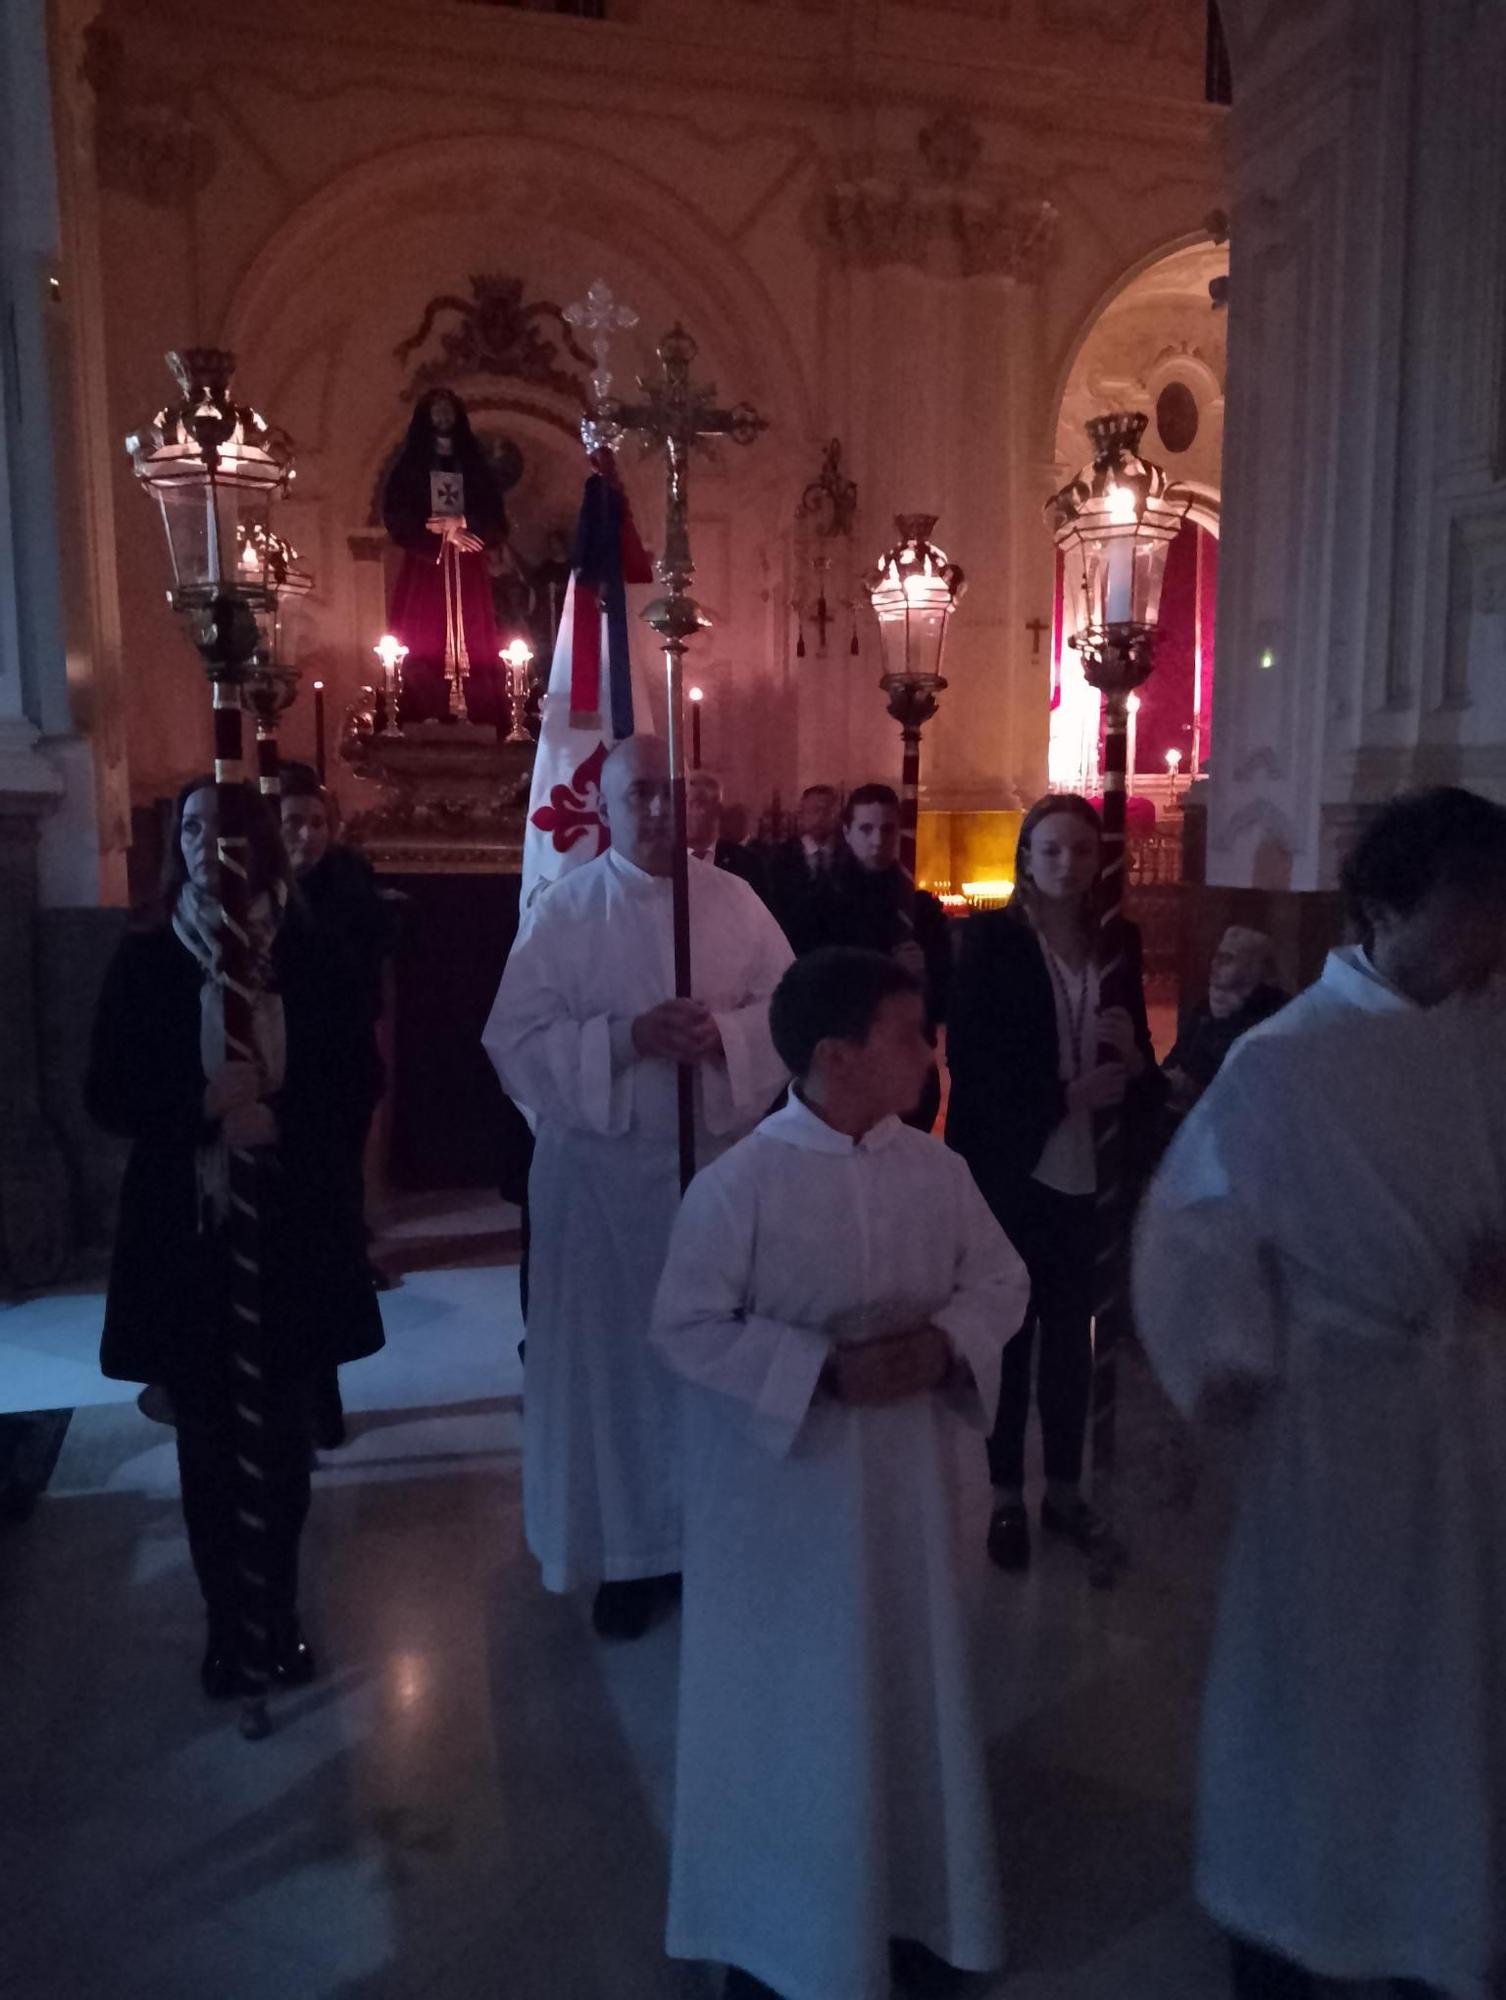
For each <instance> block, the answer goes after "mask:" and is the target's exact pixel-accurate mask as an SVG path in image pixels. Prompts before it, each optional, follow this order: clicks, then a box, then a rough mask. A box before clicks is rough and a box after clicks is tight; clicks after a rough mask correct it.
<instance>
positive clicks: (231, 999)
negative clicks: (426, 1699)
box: [126, 348, 291, 1741]
mask: <svg viewBox="0 0 1506 2000" xmlns="http://www.w3.org/2000/svg"><path fill="white" fill-rule="evenodd" d="M168 364H169V366H170V367H171V368H172V370H173V373H174V374H175V376H176V377H177V380H178V384H179V387H180V389H181V391H182V400H181V401H180V402H179V403H177V404H176V405H173V406H170V407H169V408H166V409H164V410H162V411H161V412H160V413H159V414H158V416H157V417H156V418H155V419H154V421H153V422H152V423H151V424H150V425H149V426H148V427H147V428H146V429H145V430H144V431H142V432H140V433H138V434H136V435H134V436H132V437H130V438H128V439H127V440H126V448H127V450H128V451H130V453H131V456H132V459H133V461H134V468H135V472H136V476H137V477H138V478H139V479H140V480H141V481H142V483H143V485H145V486H146V487H147V488H148V489H149V490H151V491H152V492H154V493H155V494H156V496H157V497H158V499H159V500H160V501H161V504H162V509H163V518H164V521H165V523H166V525H167V530H168V536H169V542H170V545H171V547H172V554H173V562H174V574H175V577H176V579H177V583H176V588H175V589H174V590H173V592H172V593H171V595H170V601H171V602H172V604H173V606H174V608H175V609H176V610H179V611H181V612H184V613H186V614H188V616H189V618H190V620H191V631H192V636H193V640H194V644H195V645H196V646H197V647H198V650H199V653H200V656H201V658H202V659H203V662H204V667H205V671H206V673H207V675H208V678H209V686H210V702H211V712H212V717H213V727H214V781H215V802H216V806H217V809H218V811H217V817H218V834H217V838H216V859H217V862H218V875H219V903H220V911H221V917H220V935H219V945H220V962H221V967H222V979H223V985H224V1019H225V1026H224V1045H223V1049H222V1050H221V1052H220V1053H221V1057H222V1059H223V1060H225V1061H239V1062H250V1063H255V1062H257V1061H258V1060H259V1057H258V1052H257V1048H256V1035H255V1027H254V1019H253V1004H254V996H253V991H252V982H253V977H254V967H253V955H252V949H251V931H250V900H251V899H250V868H249V850H250V841H249V829H248V819H247V800H248V787H247V783H246V770H245V763H244V740H243V728H242V701H243V698H244V693H245V690H246V688H247V684H248V683H249V682H250V680H251V679H252V675H253V664H254V662H255V660H256V657H257V651H258V646H259V643H260V634H259V633H258V630H257V620H256V612H257V610H258V609H259V610H261V611H263V613H266V612H267V611H268V610H269V609H270V606H271V592H270V590H269V589H268V587H267V584H266V582H265V581H264V561H265V551H264V550H262V551H254V552H253V554H252V557H251V562H250V564H249V565H242V566H241V568H240V569H239V570H237V571H236V572H235V573H234V574H226V573H224V571H223V564H224V558H225V554H226V551H225V547H224V540H225V538H224V535H223V533H222V531H221V529H222V524H221V523H220V521H219V516H218V505H219V500H220V496H221V493H225V494H227V495H228V496H229V498H230V499H231V501H232V502H233V501H234V500H235V498H236V497H237V495H238V494H244V495H246V496H254V497H259V498H260V499H261V500H262V502H263V503H265V502H267V501H269V500H270V497H271V495H272V494H273V493H274V492H276V491H277V490H279V489H280V488H281V487H282V486H283V485H284V484H285V482H286V480H287V478H288V476H289V473H290V469H291V451H290V449H289V447H288V446H287V441H286V439H283V438H281V437H279V436H278V435H277V434H276V433H273V432H271V431H269V430H268V429H267V426H266V425H265V424H264V423H263V422H262V420H261V419H260V418H259V417H258V416H257V415H256V414H255V412H254V411H251V410H246V409H242V408H240V407H239V406H237V405H236V404H235V403H234V402H233V401H232V400H231V396H230V378H231V376H232V374H233V373H234V368H235V358H234V356H233V355H231V354H228V353H225V352H223V351H221V350H218V349H209V348H199V349H187V350H184V351H183V352H182V353H174V354H171V355H169V356H168ZM196 496H197V500H198V501H200V502H202V504H203V506H204V508H205V510H206V525H205V529H204V536H203V540H202V544H201V546H202V551H203V552H202V554H197V553H194V550H195V544H196V537H195V536H194V535H193V534H191V533H185V534H184V542H183V551H182V552H180V548H179V544H178V542H177V541H176V540H174V538H173V529H174V526H175V525H178V524H179V523H180V521H181V520H182V512H180V511H179V508H178V501H179V500H180V499H181V500H182V501H184V502H185V503H186V504H185V507H184V509H183V510H182V511H183V512H187V511H189V510H191V509H192V508H193V507H194V505H195V504H196ZM185 525H186V524H185ZM231 563H232V565H234V563H235V556H234V552H231ZM224 1234H225V1255H226V1264H227V1273H228V1277H227V1286H226V1326H225V1337H226V1347H227V1363H228V1369H229V1375H230V1383H231V1390H230V1394H231V1439H230V1450H231V1452H232V1455H233V1460H234V1467H233V1472H234V1478H233V1487H232V1491H233V1494H234V1506H235V1575H236V1606H235V1611H236V1639H237V1644H236V1653H237V1665H238V1668H239V1677H240V1692H241V1712H240V1730H241V1734H242V1735H243V1736H244V1737H246V1738H247V1739H248V1740H251V1741H257V1740H259V1739H261V1738H262V1737H264V1736H266V1735H267V1734H268V1732H269V1730H270V1728H271V1722H270V1718H269V1716H268V1713H267V1688H268V1684H269V1682H270V1679H271V1654H272V1631H271V1604H270V1592H269V1580H268V1574H267V1529H268V1524H267V1513H266V1499H265V1495H266V1490H267V1484H268V1480H267V1471H268V1468H267V1442H266V1409H267V1398H266V1373H265V1368H266V1342H265V1336H264V1330H263V1325H262V1271H261V1237H262V1232H261V1203H260V1164H259V1161H258V1158H257V1155H256V1153H255V1151H254V1150H252V1149H250V1148H248V1147H231V1148H230V1149H229V1206H228V1211H227V1215H226V1221H225V1232H224Z"/></svg>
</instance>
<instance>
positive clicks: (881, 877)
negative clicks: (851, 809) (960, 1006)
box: [813, 854, 952, 1027]
mask: <svg viewBox="0 0 1506 2000" xmlns="http://www.w3.org/2000/svg"><path fill="white" fill-rule="evenodd" d="M813 929H816V930H819V938H818V942H819V943H821V944H835V945H850V946H855V947H857V948H858V949H859V950H863V951H877V952H882V953H883V955H884V956H885V957H886V958H889V957H892V956H893V954H894V952H895V951H896V950H897V949H898V947H899V946H900V945H902V944H906V943H909V942H911V941H913V942H914V943H916V944H918V945H919V946H920V949H921V951H922V953H923V954H924V957H925V961H926V973H925V988H926V1022H927V1025H928V1026H930V1027H939V1026H940V1025H941V1024H942V1023H943V1022H944V1021H945V1020H946V1018H947V1009H948V1006H949V1004H950V999H951V991H952V933H951V926H950V924H949V923H948V921H947V914H946V911H945V910H944V909H943V908H942V907H941V905H940V903H938V902H937V900H936V898H935V897H934V896H932V895H931V894H929V893H928V892H927V891H926V890H924V889H917V888H916V887H915V885H914V883H913V882H911V880H910V878H909V876H908V875H907V874H906V873H905V871H904V870H903V869H902V868H884V869H879V870H876V871H875V870H870V869H866V868H860V867H859V866H858V865H857V863H856V862H855V861H853V860H852V859H851V858H850V857H849V856H847V855H846V854H842V855H839V856H838V858H837V865H836V867H835V868H834V869H833V870H832V882H831V893H830V895H829V896H828V897H827V898H826V899H825V900H824V902H823V904H822V906H821V909H820V911H819V912H818V914H817V916H816V918H815V920H814V924H813Z"/></svg>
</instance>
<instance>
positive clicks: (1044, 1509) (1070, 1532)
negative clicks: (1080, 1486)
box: [1041, 1497, 1110, 1556]
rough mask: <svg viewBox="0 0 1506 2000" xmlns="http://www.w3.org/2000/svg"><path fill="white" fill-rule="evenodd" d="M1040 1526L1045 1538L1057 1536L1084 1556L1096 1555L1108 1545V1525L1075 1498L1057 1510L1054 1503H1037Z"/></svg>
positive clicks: (1081, 1501) (1086, 1505) (1086, 1503)
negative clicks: (1044, 1532)
mask: <svg viewBox="0 0 1506 2000" xmlns="http://www.w3.org/2000/svg"><path fill="white" fill-rule="evenodd" d="M1041 1526H1042V1528H1044V1529H1045V1531H1046V1533H1047V1534H1048V1535H1059V1536H1061V1537H1062V1539H1063V1540H1065V1541H1069V1542H1071V1543H1072V1545H1073V1547H1074V1548H1077V1549H1080V1550H1081V1551H1082V1553H1083V1554H1084V1555H1085V1556H1091V1555H1096V1554H1097V1553H1098V1552H1099V1550H1100V1549H1102V1548H1103V1547H1104V1545H1105V1544H1106V1543H1107V1542H1108V1541H1109V1539H1110V1535H1109V1524H1108V1522H1107V1521H1106V1520H1105V1519H1104V1518H1103V1516H1102V1514H1100V1513H1099V1511H1098V1509H1097V1508H1096V1507H1093V1506H1090V1505H1089V1503H1088V1502H1087V1501H1086V1500H1084V1499H1081V1498H1080V1497H1079V1498H1076V1499H1073V1500H1072V1501H1071V1502H1070V1503H1069V1504H1068V1505H1067V1506H1065V1507H1058V1506H1057V1504H1056V1502H1055V1501H1054V1500H1043V1501H1042V1502H1041Z"/></svg>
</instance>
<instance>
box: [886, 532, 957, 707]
mask: <svg viewBox="0 0 1506 2000" xmlns="http://www.w3.org/2000/svg"><path fill="white" fill-rule="evenodd" d="M894 525H895V527H896V528H898V530H899V535H900V539H899V540H898V541H897V542H896V543H895V545H894V547H893V548H891V549H889V550H887V551H886V553H885V554H883V555H882V556H880V557H879V559H878V562H877V564H876V565H875V566H874V568H872V569H871V570H869V571H868V573H867V575H866V576H864V578H863V588H864V589H865V590H866V591H867V593H868V600H869V602H870V603H871V604H872V606H873V615H874V617H875V618H876V619H877V620H878V628H879V644H880V647H881V649H882V652H883V662H884V672H883V677H882V678H883V682H884V683H885V684H887V683H889V682H891V681H909V682H914V681H922V682H927V683H930V684H932V685H938V686H941V687H944V686H945V685H946V683H945V682H944V681H943V680H942V679H941V656H942V649H943V648H944V646H945V645H946V634H947V625H948V623H949V622H950V619H951V616H952V613H953V611H954V610H955V609H956V607H957V603H958V600H959V599H960V598H961V596H962V593H963V591H964V590H965V589H966V588H967V580H966V578H965V577H964V576H963V574H962V571H961V569H960V568H959V566H958V565H957V564H956V563H954V562H948V560H947V558H946V555H945V553H944V552H943V551H942V550H941V549H938V548H936V547H935V546H934V545H933V544H932V542H931V541H930V540H929V539H928V537H929V535H930V532H931V530H932V528H934V527H935V525H936V516H935V515H934V514H898V515H896V516H895V520H894Z"/></svg>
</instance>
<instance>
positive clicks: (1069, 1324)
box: [946, 794, 1162, 1569]
mask: <svg viewBox="0 0 1506 2000" xmlns="http://www.w3.org/2000/svg"><path fill="white" fill-rule="evenodd" d="M1101 840H1102V825H1101V822H1100V821H1099V818H1098V815H1097V813H1096V812H1095V811H1094V810H1093V808H1092V806H1091V805H1089V803H1088V802H1087V800H1086V799H1081V798H1076V797H1073V796H1069V795H1066V794H1062V795H1052V796H1050V797H1047V798H1044V799H1042V800H1041V801H1040V802H1039V803H1038V804H1037V805H1035V806H1033V807H1032V808H1031V810H1030V811H1029V812H1028V813H1027V814H1026V816H1025V820H1024V823H1023V825H1022V826H1021V828H1020V838H1019V845H1018V849H1017V852H1016V856H1015V893H1014V897H1013V900H1012V901H1011V902H1010V905H1009V907H1008V908H1007V909H1005V910H999V911H994V912H989V913H987V914H985V915H982V916H977V917H974V918H973V919H972V920H971V922H970V923H969V924H968V925H967V927H966V929H965V931H964V933H963V940H962V952H961V958H960V962H959V964H958V967H957V972H956V976H955V978H954V980H953V982H952V995H951V1007H950V1012H949V1017H948V1028H947V1064H948V1068H949V1069H950V1072H951V1085H952V1087H951V1098H950V1102H949V1104H948V1109H947V1124H946V1137H947V1143H948V1145H950V1146H952V1147H954V1148H955V1150H956V1151H957V1152H959V1153H961V1154H962V1156H963V1158H964V1159H965V1160H966V1161H967V1163H968V1165H969V1166H970V1167H971V1169H972V1172H973V1178H974V1179H975V1180H976V1181H977V1183H978V1186H979V1187H980V1189H981V1190H982V1192H983V1195H984V1197H985V1199H986V1200H987V1201H988V1204H989V1206H990V1207H991V1208H992V1210H993V1212H994V1214H995V1215H996V1216H997V1217H998V1219H999V1222H1000V1223H1001V1224H1002V1225H1003V1227H1004V1229H1005V1231H1006V1232H1007V1233H1008V1235H1009V1237H1010V1239H1011V1241H1012V1242H1013V1243H1014V1245H1015V1247H1016V1249H1017V1250H1018V1251H1019V1253H1020V1255H1021V1256H1022V1257H1023V1258H1024V1260H1025V1264H1026V1267H1027V1268H1028V1270H1029V1272H1030V1279H1031V1300H1030V1306H1029V1310H1028V1312H1027V1314H1026V1319H1025V1324H1024V1325H1023V1326H1022V1327H1021V1329H1020V1331H1019V1332H1018V1333H1017V1334H1016V1336H1015V1337H1014V1339H1013V1340H1012V1341H1010V1343H1009V1345H1008V1346H1007V1347H1006V1349H1005V1351H1004V1369H1003V1378H1002V1381H1001V1385H1000V1392H999V1410H998V1417H997V1420H996V1422H995V1425H994V1429H993V1433H992V1435H991V1436H990V1438H989V1441H988V1455H989V1469H990V1472H991V1474H992V1478H993V1484H994V1512H993V1517H992V1520H991V1521H990V1524H989V1536H988V1548H989V1554H990V1555H991V1557H992V1558H993V1560H994V1561H995V1562H996V1563H997V1564H998V1565H999V1567H1000V1568H1001V1569H1024V1568H1025V1567H1026V1566H1027V1565H1028V1564H1029V1561H1030V1527H1029V1517H1028V1515H1027V1514H1026V1511H1025V1493H1024V1487H1025V1465H1024V1460H1025V1429H1026V1424H1027V1421H1028V1418H1029V1410H1030V1373H1031V1359H1032V1354H1033V1350H1034V1348H1035V1346H1036V1345H1037V1338H1038V1344H1039V1348H1040V1360H1039V1369H1038V1382H1037V1400H1038V1402H1039V1406H1040V1415H1041V1434H1042V1443H1043V1446H1044V1455H1045V1470H1046V1498H1045V1501H1044V1503H1043V1505H1042V1508H1041V1525H1042V1526H1043V1527H1044V1528H1045V1529H1046V1530H1047V1532H1048V1533H1055V1534H1061V1535H1065V1536H1067V1537H1069V1538H1070V1539H1071V1540H1072V1541H1073V1542H1075V1543H1076V1544H1077V1546H1078V1547H1079V1548H1081V1549H1083V1550H1085V1551H1088V1550H1091V1549H1092V1548H1093V1547H1094V1546H1095V1544H1096V1543H1097V1542H1098V1541H1099V1540H1100V1539H1101V1537H1102V1535H1103V1533H1104V1523H1103V1520H1102V1517H1101V1516H1100V1515H1098V1514H1097V1513H1096V1512H1095V1511H1094V1509H1093V1508H1092V1507H1091V1506H1090V1505H1089V1504H1088V1502H1087V1501H1086V1500H1084V1499H1083V1497H1082V1495H1081V1493H1080V1491H1079V1486H1080V1482H1081V1478H1082V1458H1083V1437H1084V1432H1085V1430H1086V1425H1087V1415H1088V1402H1089V1396H1090V1392H1091V1386H1092V1374H1093V1335H1092V1320H1093V1265H1094V1249H1095V1243H1094V1212H1095V1208H1096V1193H1097V1173H1096V1158H1095V1147H1094V1119H1095V1117H1096V1116H1097V1114H1099V1113H1101V1112H1103V1111H1106V1110H1108V1109H1110V1108H1111V1107H1114V1106H1122V1107H1123V1113H1124V1118H1125V1122H1126V1126H1127V1128H1128V1138H1129V1144H1130V1149H1131V1152H1132V1153H1133V1152H1134V1151H1135V1150H1136V1147H1137V1143H1138V1144H1143V1143H1144V1142H1145V1140H1146V1139H1147V1138H1148V1136H1149V1134H1150V1133H1151V1132H1152V1130H1153V1128H1154V1123H1155V1117H1156V1110H1157V1106H1158V1105H1159V1102H1160V1098H1161V1095H1162V1084H1161V1079H1160V1074H1159V1072H1158V1070H1157V1068H1156V1060H1155V1053H1154V1050H1153V1049H1152V1047H1151V1040H1150V1028H1149V1024H1148V1022H1147V1020H1146V1014H1145V996H1144V992H1143V989H1142V984H1141V956H1140V936H1139V933H1138V931H1136V930H1135V929H1134V927H1133V926H1132V925H1131V926H1130V927H1129V935H1128V950H1127V963H1126V968H1125V977H1124V985H1123V989H1122V991H1121V992H1119V993H1117V994H1101V993H1100V990H1099V975H1098V965H1097V959H1096V945H1097V901H1098V899H1097V884H1098V871H1099V863H1100V845H1101Z"/></svg>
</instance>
